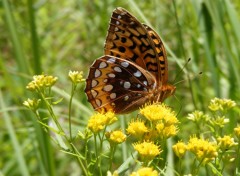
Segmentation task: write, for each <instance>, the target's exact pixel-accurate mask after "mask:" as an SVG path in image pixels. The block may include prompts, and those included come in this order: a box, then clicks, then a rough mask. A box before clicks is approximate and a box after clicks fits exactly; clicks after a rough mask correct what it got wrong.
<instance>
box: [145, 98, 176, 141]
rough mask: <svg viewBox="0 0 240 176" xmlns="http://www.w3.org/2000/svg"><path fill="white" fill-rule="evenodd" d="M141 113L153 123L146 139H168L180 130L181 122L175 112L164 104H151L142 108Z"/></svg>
mask: <svg viewBox="0 0 240 176" xmlns="http://www.w3.org/2000/svg"><path fill="white" fill-rule="evenodd" d="M140 113H141V114H142V115H143V116H144V117H146V118H147V119H148V120H149V121H150V122H151V124H152V126H151V127H149V129H151V130H149V133H148V134H147V135H146V138H145V139H152V140H155V139H154V138H157V139H167V138H169V137H171V136H174V135H176V134H177V132H178V127H177V124H178V123H179V121H178V119H177V118H176V115H175V113H174V112H173V111H172V110H171V109H170V108H169V107H167V106H166V105H164V104H157V103H155V104H151V105H146V106H144V107H143V108H141V110H140Z"/></svg>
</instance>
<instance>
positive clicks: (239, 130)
mask: <svg viewBox="0 0 240 176" xmlns="http://www.w3.org/2000/svg"><path fill="white" fill-rule="evenodd" d="M234 133H235V135H236V136H237V138H238V139H239V140H240V126H238V127H236V128H234Z"/></svg>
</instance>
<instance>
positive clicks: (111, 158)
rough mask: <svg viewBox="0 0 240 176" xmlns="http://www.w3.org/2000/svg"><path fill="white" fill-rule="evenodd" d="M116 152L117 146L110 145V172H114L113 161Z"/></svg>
mask: <svg viewBox="0 0 240 176" xmlns="http://www.w3.org/2000/svg"><path fill="white" fill-rule="evenodd" d="M115 150H116V145H111V144H110V159H109V171H111V170H112V161H113V156H114V153H115Z"/></svg>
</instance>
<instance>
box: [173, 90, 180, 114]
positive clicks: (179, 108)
mask: <svg viewBox="0 0 240 176" xmlns="http://www.w3.org/2000/svg"><path fill="white" fill-rule="evenodd" d="M173 96H174V98H176V100H177V102H178V103H179V104H180V108H179V111H178V113H177V115H176V117H178V116H179V114H180V112H181V110H182V104H181V102H180V100H179V99H178V98H177V96H176V95H173Z"/></svg>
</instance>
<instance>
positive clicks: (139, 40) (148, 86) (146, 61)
mask: <svg viewBox="0 0 240 176" xmlns="http://www.w3.org/2000/svg"><path fill="white" fill-rule="evenodd" d="M104 51H105V55H104V56H102V57H100V58H98V59H97V60H96V61H95V62H94V63H93V65H92V66H91V67H90V71H89V75H88V78H87V80H86V83H87V84H86V89H85V92H86V94H87V96H88V101H89V102H90V103H91V104H92V106H93V108H94V109H95V110H97V111H101V110H102V109H104V110H106V111H108V110H112V111H114V112H115V113H128V112H131V111H133V110H136V109H138V108H139V107H140V106H142V105H143V104H145V103H146V102H162V101H163V100H164V99H165V98H167V97H168V96H170V95H171V94H172V93H169V92H174V90H175V87H174V86H172V85H169V84H167V81H168V70H167V57H166V51H165V48H164V45H163V43H162V41H161V39H160V37H159V36H158V35H157V33H156V32H155V31H154V30H153V29H151V28H150V27H149V26H147V25H145V24H141V23H140V22H139V21H138V20H137V19H136V18H135V17H134V16H133V15H131V14H130V13H129V12H128V11H126V10H125V9H123V8H120V7H119V8H116V9H115V10H114V11H113V13H112V17H111V20H110V25H109V29H108V34H107V38H106V41H105V47H104Z"/></svg>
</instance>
